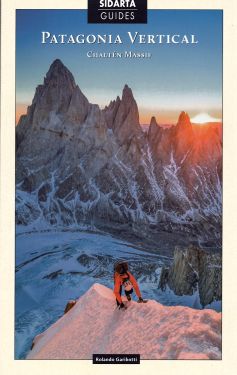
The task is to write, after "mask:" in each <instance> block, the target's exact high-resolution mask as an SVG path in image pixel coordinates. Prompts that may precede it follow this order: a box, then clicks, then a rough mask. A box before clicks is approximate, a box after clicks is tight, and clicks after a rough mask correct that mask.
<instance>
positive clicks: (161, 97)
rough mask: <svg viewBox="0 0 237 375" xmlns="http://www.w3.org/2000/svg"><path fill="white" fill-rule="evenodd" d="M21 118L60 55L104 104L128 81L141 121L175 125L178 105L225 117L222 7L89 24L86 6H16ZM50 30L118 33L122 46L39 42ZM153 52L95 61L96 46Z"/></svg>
mask: <svg viewBox="0 0 237 375" xmlns="http://www.w3.org/2000/svg"><path fill="white" fill-rule="evenodd" d="M16 21H17V23H16V118H17V119H18V118H19V116H20V115H21V114H23V113H25V112H26V108H27V106H28V105H30V104H31V102H32V99H33V96H34V92H35V88H36V86H37V85H39V84H41V83H42V82H43V78H44V77H45V75H46V73H47V71H48V69H49V66H50V65H51V63H52V62H53V60H55V59H56V58H59V59H61V60H62V62H63V63H64V64H65V65H66V66H67V68H68V69H69V70H70V71H71V72H72V74H73V76H74V78H75V81H76V83H77V84H78V85H79V87H80V88H81V90H82V92H83V93H84V94H85V95H86V97H87V98H88V100H89V101H90V102H91V103H97V104H99V105H100V106H101V107H102V108H103V107H104V106H105V105H107V104H108V103H109V102H110V100H113V99H115V98H116V97H117V96H118V95H119V96H120V97H121V93H122V89H123V87H124V85H125V84H128V85H129V86H130V87H131V88H132V91H133V94H134V97H135V99H136V101H137V104H138V108H139V112H140V122H141V123H142V124H147V123H149V122H150V118H151V116H153V115H155V116H156V118H157V121H158V123H163V124H169V123H176V121H177V118H178V115H179V113H180V112H181V111H183V110H184V111H187V112H188V113H189V114H190V116H191V117H192V116H197V115H199V114H200V113H207V114H208V115H209V116H212V117H214V118H219V119H220V118H221V117H222V11H219V10H149V11H148V23H147V24H119V25H118V24H103V25H101V24H88V23H87V10H25V9H23V10H17V14H16ZM42 31H49V32H51V33H52V34H74V35H77V34H113V35H114V36H115V35H116V34H120V35H121V38H122V39H123V44H121V45H119V44H107V45H106V44H84V45H83V44H42V43H41V32H42ZM127 31H131V32H135V31H138V32H139V33H142V34H196V37H197V39H198V41H199V43H198V44H193V45H191V44H189V45H186V44H183V45H181V44H177V45H174V44H162V45H161V44H154V45H153V44H141V45H138V44H136V45H135V46H134V45H131V43H129V42H128V37H127ZM125 50H126V51H136V52H142V51H143V52H150V53H151V54H152V57H151V58H150V59H125V58H123V59H102V58H101V59H98V58H97V59H96V58H94V59H92V58H88V57H87V55H86V54H87V52H88V51H93V52H109V51H110V52H113V51H118V52H123V51H125Z"/></svg>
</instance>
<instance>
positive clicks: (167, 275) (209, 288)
mask: <svg viewBox="0 0 237 375" xmlns="http://www.w3.org/2000/svg"><path fill="white" fill-rule="evenodd" d="M221 283H222V265H221V257H220V255H219V254H214V253H211V254H210V253H208V252H206V251H204V250H202V249H199V248H197V247H195V246H190V247H189V248H187V249H184V250H181V249H179V248H176V250H175V253H174V261H173V264H172V265H171V267H170V268H163V269H162V272H161V276H160V282H159V288H160V289H162V290H165V289H166V286H167V285H168V286H169V288H170V289H171V290H173V291H174V293H175V294H176V295H179V296H182V295H192V294H193V293H195V292H196V291H197V290H198V291H199V297H200V302H201V304H202V306H206V305H208V304H210V303H211V302H213V301H218V300H221V299H222V292H221V290H222V288H221Z"/></svg>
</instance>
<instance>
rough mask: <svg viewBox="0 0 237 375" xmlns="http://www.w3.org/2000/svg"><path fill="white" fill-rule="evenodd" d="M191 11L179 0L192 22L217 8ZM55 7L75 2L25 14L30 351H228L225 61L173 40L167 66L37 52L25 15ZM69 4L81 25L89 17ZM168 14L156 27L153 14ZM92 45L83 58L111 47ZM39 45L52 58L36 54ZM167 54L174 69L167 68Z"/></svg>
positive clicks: (19, 102) (21, 331)
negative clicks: (121, 280) (124, 278)
mask: <svg viewBox="0 0 237 375" xmlns="http://www.w3.org/2000/svg"><path fill="white" fill-rule="evenodd" d="M44 12H46V13H44ZM183 12H184V13H183ZM185 12H188V11H182V12H180V13H179V14H178V15H175V14H173V13H172V11H164V15H165V16H166V17H168V18H166V17H165V18H164V20H165V19H169V22H170V25H171V21H172V20H174V19H176V18H175V17H177V21H176V22H177V26H179V27H181V25H182V22H183V20H184V19H185V17H186V15H187V14H188V15H189V16H190V17H193V20H194V21H195V22H196V27H200V25H201V24H202V22H203V17H204V13H203V14H200V16H199V15H198V14H197V13H196V14H193V13H192V12H191V11H190V12H189V13H185ZM52 13H55V17H56V18H55V19H56V20H57V22H60V21H62V22H65V27H66V26H67V27H69V25H68V24H67V22H68V21H67V20H66V18H65V20H64V19H63V14H64V12H62V11H58V13H57V12H56V11H50V10H48V11H29V10H28V11H20V10H19V12H18V14H17V17H18V18H17V19H18V29H17V30H18V31H17V38H18V39H17V72H16V73H17V79H18V81H17V87H16V94H17V95H16V116H17V123H16V141H15V145H16V148H15V150H16V155H15V184H16V185H15V186H16V188H15V198H16V203H15V224H16V253H15V258H16V263H15V265H16V269H15V272H16V273H15V308H16V309H15V358H16V359H91V358H92V354H93V353H111V354H112V353H115V351H116V350H117V352H118V353H121V354H126V353H129V352H137V353H140V355H141V359H221V344H222V341H221V310H222V307H221V302H222V161H223V155H222V145H223V137H222V127H223V124H222V115H221V110H222V108H221V100H220V98H221V88H220V87H219V82H220V73H219V71H218V69H216V72H214V73H213V74H212V75H210V74H209V75H208V72H210V70H209V69H212V66H213V60H212V59H213V58H214V56H212V55H209V54H208V53H207V60H206V62H205V64H202V63H200V61H198V62H196V61H197V60H196V57H197V53H200V54H201V52H198V51H199V50H198V48H199V45H198V44H197V45H196V46H193V47H190V48H192V50H191V49H188V47H187V46H186V47H185V46H181V47H176V46H173V47H171V46H165V47H164V56H165V60H164V61H163V65H161V64H162V58H161V60H159V59H158V56H159V53H158V52H154V50H153V49H154V48H157V46H152V47H149V48H151V51H153V52H152V53H153V60H152V62H148V61H147V62H145V61H144V62H141V61H139V62H138V61H136V62H134V61H130V62H128V63H127V65H126V64H125V63H121V61H120V62H118V61H115V62H113V64H112V61H106V62H105V61H103V62H101V61H97V62H95V61H89V62H88V57H85V56H84V57H83V58H81V60H80V64H79V63H77V62H76V61H75V59H74V55H73V54H72V51H74V50H72V48H78V47H75V46H65V52H61V51H62V50H61V48H64V47H62V46H54V47H53V46H50V45H49V46H48V45H47V46H40V47H37V48H38V49H36V47H35V45H34V48H33V46H31V44H30V43H32V40H31V39H30V38H29V40H28V48H29V47H30V46H31V47H32V51H34V53H33V52H32V55H29V62H26V61H25V60H24V58H23V57H24V56H23V55H24V53H23V52H24V47H23V46H24V44H23V36H22V35H23V33H22V31H24V30H25V28H27V23H26V20H29V19H30V18H31V17H35V16H36V15H37V17H39V18H37V19H38V21H37V22H39V20H41V22H42V24H43V25H44V26H45V29H46V26H47V22H49V21H50V17H52ZM79 13H80V14H79V17H81V18H79V19H81V20H84V17H85V13H84V12H82V11H81V12H79ZM68 15H70V17H71V18H70V19H71V24H70V27H72V28H73V27H75V24H74V21H75V20H77V18H78V14H77V13H75V12H73V11H69V13H68ZM156 16H157V15H156V11H152V12H151V18H150V20H151V21H150V22H151V25H152V26H149V25H146V26H143V27H144V28H145V27H150V28H152V27H154V20H155V19H156ZM205 17H206V22H207V20H208V19H209V17H210V15H209V13H208V11H207V12H206V15H205ZM216 17H217V18H216V19H217V20H218V22H219V20H220V15H219V13H218V12H217V13H216ZM74 18H75V19H74ZM32 19H33V18H32ZM152 20H153V23H152ZM55 22H56V21H55ZM83 22H84V21H83ZM163 22H164V21H163ZM40 27H41V26H39V24H37V23H36V24H35V25H34V26H33V25H32V28H33V29H34V30H40ZM84 27H85V29H87V28H88V25H84ZM110 27H111V25H110ZM113 27H114V29H113V30H114V32H115V28H116V27H117V26H113ZM170 27H171V26H170ZM172 27H174V25H173V26H172ZM37 28H38V29H37ZM218 30H219V29H218ZM219 31H220V30H219ZM202 32H203V33H204V31H202ZM21 33H22V34H21ZM121 33H122V32H121ZM200 33H201V32H200ZM213 33H214V31H213ZM213 35H214V34H213ZM200 37H201V34H200ZM212 37H213V38H214V36H212ZM215 38H217V34H216V33H215ZM24 43H25V40H24ZM203 43H204V42H203ZM206 43H207V44H208V41H207V42H206ZM209 43H210V41H209ZM215 43H217V41H216V40H215ZM208 46H209V44H208V45H206V46H204V47H205V48H204V47H203V46H201V47H200V48H203V50H202V52H203V51H204V50H205V51H208V48H209V47H208ZM66 48H67V49H66ZM81 48H82V50H80V54H81V55H83V51H84V52H85V51H86V49H88V48H97V49H98V46H93V47H91V46H90V47H88V46H82V47H81ZM100 48H102V47H100ZM103 48H105V47H103ZM113 48H114V47H113ZM117 48H119V49H121V48H124V46H118V47H117ZM139 48H144V46H142V47H139ZM152 48H153V49H152ZM162 48H163V47H162ZM171 48H173V52H172V53H174V55H173V56H175V58H176V59H177V63H175V65H174V62H173V60H170V59H169V58H168V57H169V56H170V53H171V52H170V50H171ZM176 48H179V49H176ZM185 48H186V49H185ZM195 48H196V49H195ZM36 50H37V51H36ZM52 51H53V52H52ZM36 52H37V53H36ZM156 53H158V55H156ZM71 54H72V56H73V59H71V60H70V58H69V57H70V56H71ZM80 54H79V56H81V55H80ZM185 54H187V56H188V57H189V59H187V61H188V63H187V65H186V66H185V69H186V70H185V71H184V70H183V66H182V64H184V65H185V63H183V61H184V55H185ZM218 56H219V53H218ZM46 57H47V58H46ZM37 58H38V59H41V60H39V61H42V66H41V64H40V62H38V63H37V64H35V65H32V64H31V63H32V61H36V60H37ZM179 59H180V60H179ZM158 60H159V63H160V66H162V67H163V68H162V69H164V71H165V69H167V72H166V73H167V74H166V75H165V74H163V73H162V71H161V72H157V75H156V74H155V73H156V63H157V61H158ZM190 61H192V62H193V66H194V65H195V64H197V65H196V68H197V69H199V71H198V72H199V73H198V74H199V76H198V74H197V77H195V75H194V74H193V70H192V69H193V66H192V65H191V64H190V63H189V62H190ZM217 61H219V60H217ZM166 62H167V63H166ZM181 62H182V64H181ZM103 64H104V65H103ZM141 64H143V65H141ZM169 64H170V65H169ZM171 66H172V68H173V70H172V69H171ZM219 66H221V63H220V64H219V65H218V67H219ZM114 67H116V68H117V70H116V71H115V70H114ZM174 67H176V69H177V70H176V71H174V70H175V69H174ZM162 69H161V70H162ZM217 71H218V73H217ZM19 72H21V74H20V73H19ZM151 72H152V74H151ZM168 72H169V73H168ZM23 73H24V74H23ZM142 74H144V76H142ZM171 77H172V79H171ZM181 78H182V79H181ZM157 82H158V83H159V84H160V88H159V87H158V86H157V85H158V84H157ZM216 82H217V83H216ZM199 85H200V89H199V88H198V87H199ZM207 85H209V87H210V91H208V90H209V88H208V89H206V87H207ZM120 87H122V90H120V89H119V88H120ZM201 87H202V88H201ZM205 89H206V91H205ZM215 90H216V91H215ZM118 263H119V264H120V265H122V266H121V267H125V266H124V264H125V265H127V266H126V267H127V268H126V269H124V268H122V269H123V272H120V275H124V274H128V280H130V283H131V282H132V285H133V288H132V289H131V293H132V294H131V295H132V297H131V296H130V297H129V298H128V294H129V293H127V292H126V290H127V289H126V288H125V286H124V285H122V284H121V285H122V286H124V288H125V289H124V293H125V294H124V293H123V292H122V296H121V290H120V297H121V298H122V300H121V301H122V302H121V301H119V300H118V298H119V296H118V297H117V294H116V293H117V292H116V286H115V284H116V283H115V277H116V272H117V271H116V264H118ZM133 280H135V281H133ZM122 286H121V288H122ZM136 299H137V301H136ZM116 301H117V305H116ZM136 302H139V304H137V303H136ZM143 302H144V303H143ZM146 302H147V303H146ZM74 305H75V306H74ZM66 306H67V307H66ZM65 307H66V308H65ZM69 310H70V311H69ZM126 317H129V319H131V320H132V321H133V323H132V324H131V325H126V319H127V318H126ZM165 319H167V321H166V323H164V320H165ZM93 322H96V324H97V327H98V332H97V336H95V334H93V329H94V328H93V324H92V323H93ZM181 325H182V327H183V328H182V329H181V328H180V327H181ZM139 330H140V331H141V330H144V331H147V332H148V334H147V336H146V338H141V337H140V336H139V334H138V333H137V334H136V333H134V332H136V331H137V332H139ZM172 330H173V331H174V332H176V334H175V335H173V336H172V334H171V333H169V332H171V331H172ZM119 332H120V335H119ZM125 333H126V334H127V333H129V334H130V335H131V340H133V342H134V343H137V344H134V346H132V349H131V346H130V345H132V344H130V343H129V345H127V346H126V345H125V346H123V345H122V341H123V340H122V337H123V336H124V334H125ZM88 336H90V337H91V339H90V340H89V339H88V341H87V338H88ZM77 337H81V341H83V342H84V344H83V345H82V344H81V342H79V341H77ZM109 337H110V338H109ZM113 338H114V340H115V339H116V338H117V344H116V345H115V344H114V343H113ZM175 342H176V344H175ZM151 343H152V344H151ZM65 348H67V350H65ZM68 348H71V349H70V350H69V349H68ZM130 349H131V350H130Z"/></svg>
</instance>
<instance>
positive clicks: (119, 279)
mask: <svg viewBox="0 0 237 375" xmlns="http://www.w3.org/2000/svg"><path fill="white" fill-rule="evenodd" d="M128 276H129V281H131V283H132V285H133V287H134V289H135V292H136V295H137V296H138V298H139V297H141V292H140V289H139V286H138V284H137V282H136V279H135V277H134V276H133V275H132V274H131V273H130V272H126V273H125V274H124V275H120V274H119V273H118V272H115V275H114V294H115V297H116V298H117V300H118V302H119V303H122V298H121V296H120V286H121V285H122V284H123V281H124V279H127V278H128Z"/></svg>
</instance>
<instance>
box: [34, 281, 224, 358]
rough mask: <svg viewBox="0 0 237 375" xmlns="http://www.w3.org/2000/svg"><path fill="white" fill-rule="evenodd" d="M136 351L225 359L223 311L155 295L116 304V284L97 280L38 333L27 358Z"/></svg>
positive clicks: (146, 354)
mask: <svg viewBox="0 0 237 375" xmlns="http://www.w3.org/2000/svg"><path fill="white" fill-rule="evenodd" d="M93 353H96V354H99V353H101V354H103V353H106V354H110V353H111V354H113V353H120V354H128V353H137V354H140V355H141V359H220V358H221V313H217V312H215V311H213V310H202V311H200V310H193V309H191V308H189V307H180V306H176V307H165V306H162V305H161V304H159V303H158V302H156V301H152V300H151V301H148V303H147V304H137V303H136V302H131V303H129V307H128V309H127V310H126V311H121V310H118V309H117V308H116V307H115V303H114V295H113V292H112V290H111V289H108V288H107V287H105V286H103V285H100V284H94V285H93V286H92V287H91V288H90V289H89V290H88V291H87V293H86V294H84V295H83V296H82V297H81V298H80V299H79V300H78V301H77V303H76V305H75V306H74V307H73V308H72V309H71V310H70V311H69V312H67V313H66V315H64V316H63V317H62V318H60V319H59V320H58V321H57V322H56V323H54V324H53V325H52V326H51V327H49V328H48V329H47V330H46V331H45V332H43V333H42V334H40V335H38V336H37V337H36V338H35V339H34V345H33V349H32V350H31V351H30V352H29V354H28V356H27V359H92V354H93Z"/></svg>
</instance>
